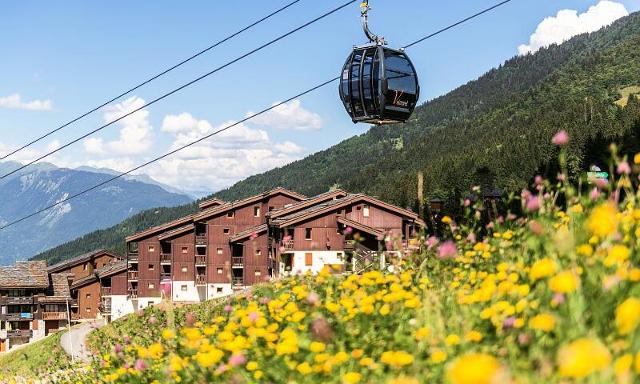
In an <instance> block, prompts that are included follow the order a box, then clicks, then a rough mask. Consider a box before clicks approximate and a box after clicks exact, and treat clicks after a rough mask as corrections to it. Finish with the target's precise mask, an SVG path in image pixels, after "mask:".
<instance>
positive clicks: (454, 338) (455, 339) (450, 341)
mask: <svg viewBox="0 0 640 384" xmlns="http://www.w3.org/2000/svg"><path fill="white" fill-rule="evenodd" d="M444 343H445V344H447V345H449V346H452V345H458V344H460V336H458V335H449V336H447V337H446V338H445V339H444Z"/></svg>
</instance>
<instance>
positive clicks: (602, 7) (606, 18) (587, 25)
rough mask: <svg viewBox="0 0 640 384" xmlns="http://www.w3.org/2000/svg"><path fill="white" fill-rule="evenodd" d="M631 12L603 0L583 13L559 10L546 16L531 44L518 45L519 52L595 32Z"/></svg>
mask: <svg viewBox="0 0 640 384" xmlns="http://www.w3.org/2000/svg"><path fill="white" fill-rule="evenodd" d="M628 14H629V12H628V11H627V9H626V8H625V6H624V5H623V4H620V3H616V2H614V1H609V0H602V1H600V2H599V3H598V4H597V5H594V6H591V7H589V9H588V10H587V11H586V12H584V13H581V14H578V11H576V10H572V9H563V10H560V11H558V14H557V15H556V16H555V17H547V18H545V19H544V20H543V21H542V22H541V23H540V24H539V25H538V27H537V28H536V31H535V32H534V33H533V34H532V35H531V37H530V38H529V44H522V45H520V46H519V47H518V53H519V54H520V55H525V54H527V53H534V52H536V51H537V50H538V49H540V48H543V47H548V46H549V45H551V44H559V43H562V42H564V41H567V40H569V39H570V38H571V37H573V36H576V35H579V34H581V33H587V32H594V31H597V30H598V29H600V28H602V27H604V26H607V25H610V24H611V23H613V22H614V21H616V20H618V19H619V18H621V17H624V16H627V15H628Z"/></svg>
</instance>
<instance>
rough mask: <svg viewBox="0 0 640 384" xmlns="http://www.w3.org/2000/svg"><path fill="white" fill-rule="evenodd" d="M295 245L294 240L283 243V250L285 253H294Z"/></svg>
mask: <svg viewBox="0 0 640 384" xmlns="http://www.w3.org/2000/svg"><path fill="white" fill-rule="evenodd" d="M293 244H294V243H293V240H287V241H283V242H282V248H284V250H285V251H293Z"/></svg>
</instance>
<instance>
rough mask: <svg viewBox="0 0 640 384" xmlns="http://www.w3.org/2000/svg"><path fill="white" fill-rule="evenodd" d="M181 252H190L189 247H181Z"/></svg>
mask: <svg viewBox="0 0 640 384" xmlns="http://www.w3.org/2000/svg"><path fill="white" fill-rule="evenodd" d="M180 250H181V252H182V253H183V254H184V253H189V247H182V248H180Z"/></svg>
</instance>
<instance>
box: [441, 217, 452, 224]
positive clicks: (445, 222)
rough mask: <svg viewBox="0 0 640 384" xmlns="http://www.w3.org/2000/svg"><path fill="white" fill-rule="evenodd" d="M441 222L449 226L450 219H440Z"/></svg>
mask: <svg viewBox="0 0 640 384" xmlns="http://www.w3.org/2000/svg"><path fill="white" fill-rule="evenodd" d="M442 222H443V223H444V224H449V223H451V218H450V217H449V216H445V217H443V218H442Z"/></svg>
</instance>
